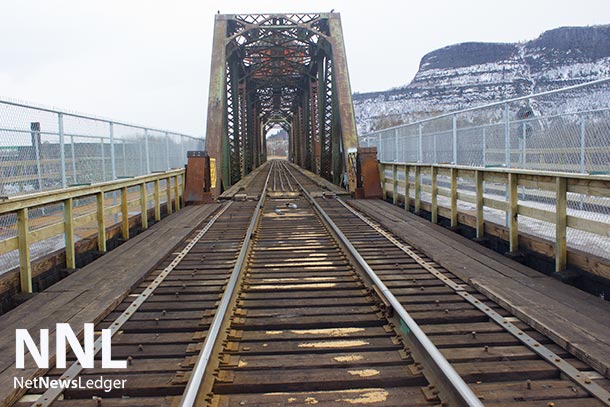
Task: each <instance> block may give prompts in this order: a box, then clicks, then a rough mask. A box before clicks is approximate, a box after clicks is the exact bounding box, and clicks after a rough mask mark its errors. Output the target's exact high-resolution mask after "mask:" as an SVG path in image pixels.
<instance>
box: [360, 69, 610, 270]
mask: <svg viewBox="0 0 610 407" xmlns="http://www.w3.org/2000/svg"><path fill="white" fill-rule="evenodd" d="M359 142H360V146H363V147H370V146H375V147H377V151H378V157H379V160H380V161H382V162H406V163H424V164H454V165H460V166H467V167H487V168H490V167H505V168H519V169H528V170H534V171H554V172H568V173H583V174H591V175H607V174H610V78H607V79H602V80H596V81H592V82H588V83H585V84H579V85H575V86H569V87H566V88H562V89H558V90H553V91H549V92H543V93H539V94H535V95H530V96H526V97H520V98H515V99H510V100H505V101H501V102H497V103H492V104H488V105H485V106H481V107H476V108H470V109H464V110H460V111H456V112H451V113H447V114H442V115H439V116H436V117H431V118H429V119H425V120H420V121H417V122H414V123H410V124H406V125H401V126H397V127H392V128H388V129H384V130H380V131H377V132H373V133H369V134H365V135H363V136H361V137H360V139H359ZM387 177H388V178H389V177H391V174H389V173H388V174H387ZM413 177H414V175H413V174H411V176H410V178H411V182H414V181H415V180H414V178H413ZM420 182H421V183H422V185H427V186H431V178H430V176H429V175H421V180H420ZM437 182H438V185H439V187H440V186H444V187H446V186H448V185H450V183H451V180H450V179H448V178H446V177H442V176H439V177H438V181H437ZM474 188H475V185H474V184H473V183H472V182H471V181H468V180H462V179H460V180H458V189H459V190H460V192H463V193H466V194H468V193H471V192H472V191H474ZM484 194H485V197H486V198H491V199H496V200H501V201H505V202H506V201H507V199H508V191H507V186H506V184H503V183H494V182H485V184H484ZM411 197H412V198H414V195H413V192H411ZM567 198H568V209H567V210H568V215H569V216H573V217H582V218H586V219H590V220H593V221H596V222H599V223H601V224H609V223H610V198H604V197H600V196H590V195H586V194H578V193H568V197H567ZM430 199H431V196H430V194H429V193H422V200H424V201H429V200H430ZM439 205H441V206H446V205H448V201H447V199H446V198H445V197H439ZM458 205H459V206H460V210H462V211H472V210H473V205H472V204H471V203H469V202H466V201H461V200H460V201H459V202H458ZM519 205H523V206H527V207H531V208H536V209H543V210H549V211H554V208H555V194H554V193H552V192H549V191H545V190H543V189H537V188H530V187H527V188H526V187H524V186H520V187H519ZM484 216H485V220H486V221H490V222H494V223H498V224H505V225H508V219H507V214H506V212H504V211H500V210H495V209H492V208H485V214H484ZM519 231H520V232H522V233H528V234H532V235H535V236H538V237H542V238H544V239H548V240H550V241H554V239H555V226H554V225H553V224H551V223H548V222H544V221H540V220H538V219H533V218H528V217H526V216H523V215H519ZM567 243H568V246H569V247H571V248H574V249H578V250H581V251H583V252H585V253H590V254H593V255H596V256H600V257H603V258H606V259H608V258H610V237H603V236H599V235H594V234H591V233H587V232H586V231H581V230H575V229H572V228H568V237H567Z"/></svg>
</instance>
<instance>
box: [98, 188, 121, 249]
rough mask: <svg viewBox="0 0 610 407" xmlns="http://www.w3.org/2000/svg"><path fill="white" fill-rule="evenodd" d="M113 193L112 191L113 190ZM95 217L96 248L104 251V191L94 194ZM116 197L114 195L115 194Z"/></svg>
mask: <svg viewBox="0 0 610 407" xmlns="http://www.w3.org/2000/svg"><path fill="white" fill-rule="evenodd" d="M113 193H114V192H113ZM95 197H96V203H97V209H96V218H97V248H98V250H99V251H100V252H105V251H106V218H105V213H104V211H105V208H104V192H102V191H100V192H98V193H97V194H96V195H95ZM115 198H116V195H115Z"/></svg>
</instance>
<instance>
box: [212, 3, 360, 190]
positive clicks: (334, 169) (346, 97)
mask: <svg viewBox="0 0 610 407" xmlns="http://www.w3.org/2000/svg"><path fill="white" fill-rule="evenodd" d="M276 125H277V126H280V127H282V128H284V129H286V130H287V132H288V133H289V135H290V139H289V150H288V151H289V153H288V154H289V159H290V160H292V161H294V162H295V163H297V164H299V165H301V166H303V167H305V168H307V169H309V170H311V171H314V172H316V173H318V174H320V175H322V176H324V177H325V178H327V179H329V180H330V181H333V182H335V183H337V184H343V183H345V184H346V187H347V188H348V189H349V190H350V191H354V190H355V187H356V179H355V174H353V173H352V172H353V171H351V169H350V168H351V167H350V166H348V165H347V164H346V163H348V162H349V160H348V154H349V153H352V152H354V151H355V150H356V148H357V145H358V137H357V134H356V124H355V116H354V109H353V105H352V97H351V89H350V84H349V74H348V70H347V60H346V55H345V47H344V44H343V32H342V28H341V20H340V15H339V14H338V13H306V14H218V15H216V21H215V29H214V43H213V50H212V67H211V76H210V93H209V103H208V125H207V134H206V150H207V152H208V153H209V154H210V156H211V157H213V158H216V162H217V167H218V182H217V183H216V185H217V188H216V189H215V190H214V191H213V194H214V195H215V196H217V195H218V194H219V193H220V192H221V191H222V189H227V188H228V187H229V186H231V185H232V184H234V183H235V182H236V181H237V180H239V179H240V178H241V177H243V176H244V175H246V174H248V173H249V172H250V171H252V170H253V169H254V168H256V167H257V166H259V165H260V164H262V163H263V162H264V161H265V160H266V150H267V149H266V139H265V134H266V132H267V131H268V130H269V129H270V128H273V126H276Z"/></svg>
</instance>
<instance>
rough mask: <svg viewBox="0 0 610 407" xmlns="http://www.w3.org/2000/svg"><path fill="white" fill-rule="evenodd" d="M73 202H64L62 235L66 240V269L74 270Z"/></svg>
mask: <svg viewBox="0 0 610 407" xmlns="http://www.w3.org/2000/svg"><path fill="white" fill-rule="evenodd" d="M73 209H74V201H73V200H72V198H68V199H66V200H65V201H64V235H65V238H66V239H65V240H66V268H67V269H75V268H76V252H75V251H74V213H73Z"/></svg>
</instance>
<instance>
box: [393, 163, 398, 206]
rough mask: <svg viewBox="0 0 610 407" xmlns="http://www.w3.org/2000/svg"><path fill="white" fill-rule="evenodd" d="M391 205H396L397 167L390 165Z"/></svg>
mask: <svg viewBox="0 0 610 407" xmlns="http://www.w3.org/2000/svg"><path fill="white" fill-rule="evenodd" d="M392 203H393V204H394V205H396V204H398V165H396V164H392Z"/></svg>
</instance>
